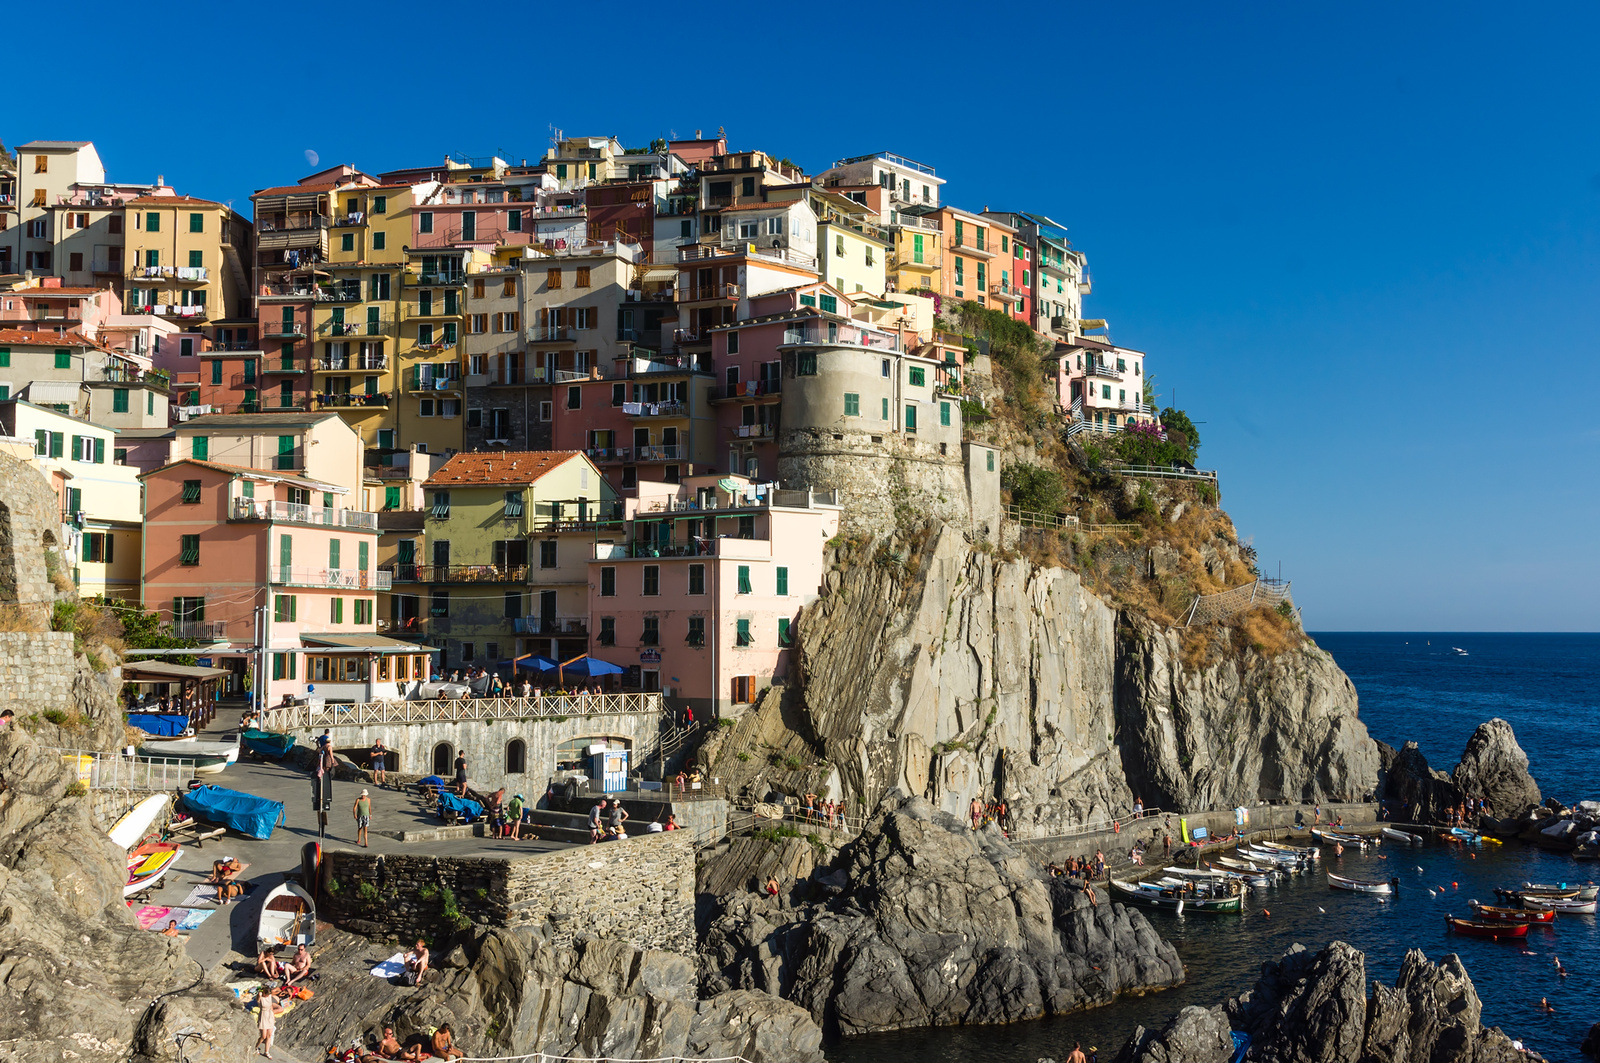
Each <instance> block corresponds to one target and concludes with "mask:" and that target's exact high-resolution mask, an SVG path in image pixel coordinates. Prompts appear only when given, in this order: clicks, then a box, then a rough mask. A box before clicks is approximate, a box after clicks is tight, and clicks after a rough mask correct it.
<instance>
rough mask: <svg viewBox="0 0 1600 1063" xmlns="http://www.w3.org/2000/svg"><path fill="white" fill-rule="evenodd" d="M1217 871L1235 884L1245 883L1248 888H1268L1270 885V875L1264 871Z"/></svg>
mask: <svg viewBox="0 0 1600 1063" xmlns="http://www.w3.org/2000/svg"><path fill="white" fill-rule="evenodd" d="M1218 870H1219V871H1220V872H1221V873H1222V874H1224V875H1226V876H1227V877H1228V878H1230V879H1233V880H1234V881H1235V882H1243V883H1245V884H1246V885H1249V886H1270V885H1272V873H1269V872H1265V871H1240V870H1238V869H1236V868H1228V869H1226V870H1223V869H1220V868H1219V869H1218Z"/></svg>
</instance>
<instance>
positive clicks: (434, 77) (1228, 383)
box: [0, 3, 1600, 631]
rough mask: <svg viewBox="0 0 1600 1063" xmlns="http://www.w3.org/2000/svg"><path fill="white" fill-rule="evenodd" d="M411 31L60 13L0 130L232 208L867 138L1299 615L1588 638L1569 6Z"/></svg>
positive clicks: (1590, 359) (15, 74)
mask: <svg viewBox="0 0 1600 1063" xmlns="http://www.w3.org/2000/svg"><path fill="white" fill-rule="evenodd" d="M405 6H406V5H404V4H399V5H390V6H386V7H382V8H374V9H373V11H372V13H370V14H360V15H352V16H351V17H348V18H347V17H345V16H342V15H333V16H329V15H328V14H327V11H326V9H325V8H321V7H310V6H301V5H296V4H287V5H283V4H280V5H277V6H275V7H274V8H273V9H272V11H271V14H270V17H268V16H263V14H262V12H261V10H260V9H258V8H255V7H251V6H248V5H245V6H237V7H235V6H232V5H230V6H228V7H226V8H224V7H222V6H220V5H219V6H218V8H217V9H216V10H215V11H214V12H213V11H210V10H209V9H207V8H205V7H200V6H187V5H182V4H178V5H169V7H167V8H163V9H162V10H161V12H160V13H159V15H157V16H155V23H154V24H153V25H157V28H155V29H152V30H140V31H139V32H136V33H134V34H132V35H130V33H129V32H128V27H127V26H126V25H120V26H119V27H114V26H113V23H116V21H117V20H115V19H112V20H109V21H107V20H100V21H96V20H90V21H89V22H88V23H85V24H84V25H83V26H79V27H75V28H71V29H70V30H68V31H67V32H69V35H70V37H71V38H72V43H71V45H70V46H69V48H70V53H71V54H70V59H68V60H67V65H66V66H65V67H64V66H62V62H63V59H62V55H61V53H59V51H58V50H55V49H52V48H48V47H33V46H28V47H18V48H14V49H12V59H11V63H10V65H9V67H8V77H9V78H10V80H11V83H12V85H13V86H16V87H21V86H28V85H33V86H36V87H37V91H33V90H23V89H21V88H19V91H22V92H24V95H26V96H27V98H28V99H29V100H30V101H31V102H29V103H27V104H20V103H18V102H17V99H18V97H17V96H16V94H13V95H12V99H11V104H12V105H11V106H7V107H4V108H0V136H3V137H4V138H5V141H6V143H7V144H10V145H14V144H17V143H20V142H23V141H26V140H29V139H34V138H55V139H90V140H93V141H95V142H96V144H97V145H98V147H99V149H100V152H101V154H102V156H103V157H104V159H105V160H106V162H107V165H108V167H109V169H110V171H111V174H112V176H113V178H123V179H127V180H149V179H151V178H153V177H154V175H155V174H157V173H161V174H164V175H165V176H166V178H167V180H168V182H169V183H171V184H174V185H176V186H177V187H178V188H179V189H180V190H181V191H183V192H186V193H189V194H192V195H200V196H206V197H211V198H217V199H223V200H227V199H232V200H233V201H234V202H235V203H236V204H237V205H239V206H241V207H247V206H248V200H247V197H248V196H249V194H250V192H251V190H253V189H254V188H257V187H262V186H266V185H272V184H282V183H287V182H289V181H292V180H294V179H295V178H297V177H299V176H301V175H302V174H303V173H304V172H306V171H307V169H308V167H307V165H306V161H305V157H304V153H305V152H306V151H307V150H311V151H315V152H316V153H317V154H318V155H319V157H320V159H321V161H322V162H323V163H324V164H332V163H337V162H351V163H354V164H356V165H357V166H360V167H362V168H363V169H367V170H378V169H383V168H386V167H395V166H401V165H414V164H417V163H419V162H428V161H432V160H434V159H437V158H440V157H442V156H443V155H444V154H445V153H447V152H457V151H459V152H465V153H467V154H470V155H487V154H490V153H495V152H499V153H503V154H504V155H506V156H508V157H511V158H517V159H520V158H523V157H527V158H530V159H531V158H533V157H535V156H538V155H540V154H542V152H543V151H544V150H545V148H546V147H547V146H548V138H549V135H550V132H549V129H548V126H549V125H556V126H559V127H560V128H562V129H563V130H565V131H566V132H567V133H568V134H573V135H576V134H615V135H617V136H619V137H621V138H622V139H623V140H624V141H625V142H627V143H629V144H636V143H637V144H642V143H644V142H645V141H647V140H648V139H649V138H651V137H653V136H658V135H667V134H669V132H670V133H676V134H677V135H679V136H690V135H692V134H693V132H694V130H695V129H696V128H700V129H704V130H705V131H706V132H707V133H708V134H709V133H710V132H711V131H713V130H715V129H717V128H718V127H719V126H722V127H725V128H726V130H727V132H728V135H729V137H730V140H731V143H732V144H733V146H734V147H735V148H761V149H764V150H766V151H769V152H772V153H774V154H776V155H780V156H784V155H787V156H789V157H791V158H793V159H795V160H796V161H797V162H799V163H800V164H802V165H803V166H805V167H807V168H808V169H810V170H812V171H813V172H814V171H816V170H818V169H820V168H822V167H824V166H826V165H828V164H829V163H830V162H832V161H833V160H834V159H836V158H841V157H844V156H847V155H853V154H859V153H864V152H868V151H874V150H880V149H889V150H892V151H895V152H898V153H900V154H903V155H908V156H911V157H912V158H916V159H920V160H923V161H926V162H928V163H931V164H933V165H935V166H937V167H938V170H939V173H940V175H941V176H943V177H946V178H948V180H949V184H948V185H947V186H946V190H947V194H948V196H949V197H950V199H951V201H952V202H955V203H958V204H960V205H963V206H967V207H971V208H982V207H983V206H984V205H986V204H987V205H990V206H992V207H996V208H1025V209H1032V210H1041V211H1045V212H1047V213H1049V214H1051V215H1052V216H1054V217H1055V218H1057V219H1058V220H1060V221H1062V222H1064V223H1065V224H1066V225H1067V226H1068V227H1069V229H1070V231H1071V235H1072V237H1073V240H1074V242H1075V244H1076V246H1078V247H1079V248H1081V249H1082V250H1084V251H1085V252H1087V254H1088V256H1089V261H1090V266H1091V269H1092V271H1093V276H1094V283H1095V290H1094V294H1093V295H1092V296H1091V297H1090V299H1089V300H1088V303H1087V307H1086V309H1087V312H1088V313H1089V314H1090V315H1092V316H1097V317H1098V316H1103V317H1105V318H1107V319H1108V320H1109V321H1110V322H1111V328H1112V335H1113V338H1114V339H1116V340H1117V341H1118V342H1120V343H1124V344H1127V345H1129V346H1135V347H1139V348H1142V349H1145V350H1148V351H1149V352H1151V363H1150V364H1151V366H1152V369H1153V371H1154V373H1155V375H1156V379H1157V385H1158V387H1159V389H1160V390H1161V391H1162V393H1163V398H1164V399H1168V400H1170V398H1171V396H1172V393H1173V392H1174V391H1176V392H1177V397H1178V400H1179V405H1181V406H1183V407H1185V408H1186V409H1188V411H1189V412H1190V414H1191V416H1193V417H1194V419H1195V420H1196V421H1202V422H1204V424H1203V425H1201V433H1202V436H1203V438H1204V444H1205V445H1204V449H1203V451H1202V455H1201V456H1202V464H1203V465H1207V466H1213V467H1216V468H1219V469H1220V470H1221V472H1222V484H1223V494H1224V501H1225V503H1226V505H1227V507H1228V509H1229V510H1230V512H1231V513H1232V514H1233V516H1234V519H1235V521H1236V523H1237V524H1238V526H1239V529H1240V532H1241V534H1242V535H1245V536H1248V537H1251V538H1253V539H1254V542H1255V544H1256V545H1257V547H1258V548H1259V549H1260V551H1261V558H1262V561H1263V567H1264V568H1268V569H1271V570H1273V571H1275V570H1276V566H1277V564H1278V562H1279V561H1280V560H1281V562H1282V564H1283V574H1284V575H1285V576H1287V577H1289V578H1291V579H1293V580H1294V584H1295V590H1296V597H1297V599H1298V600H1299V602H1300V604H1301V606H1302V607H1303V609H1304V610H1305V618H1306V623H1307V626H1309V627H1311V628H1313V629H1314V630H1331V629H1394V630H1587V631H1594V630H1596V629H1600V561H1597V557H1596V538H1597V536H1596V529H1597V528H1600V512H1597V509H1600V501H1597V498H1600V489H1597V488H1600V471H1597V466H1600V463H1597V460H1596V459H1597V458H1600V417H1597V415H1596V413H1595V407H1594V405H1593V395H1594V392H1595V390H1596V384H1597V383H1600V380H1597V376H1600V373H1597V370H1596V368H1595V365H1596V363H1595V357H1594V349H1595V339H1596V335H1597V327H1596V326H1597V324H1600V321H1597V315H1600V299H1597V298H1596V294H1597V293H1596V291H1595V288H1596V284H1597V276H1600V274H1597V269H1596V267H1597V265H1600V261H1597V260H1600V247H1597V241H1596V231H1597V222H1600V143H1597V142H1596V134H1595V122H1594V118H1595V115H1596V114H1597V113H1600V106H1597V105H1600V74H1597V73H1596V66H1595V63H1594V59H1593V54H1592V52H1593V42H1594V41H1595V40H1596V39H1597V38H1600V24H1597V23H1600V15H1597V12H1596V9H1594V8H1584V7H1580V6H1568V7H1558V6H1555V5H1535V6H1532V7H1522V8H1515V9H1513V8H1506V7H1504V6H1496V7H1489V6H1470V7H1469V6H1458V5H1434V6H1429V5H1422V4H1410V5H1370V6H1364V7H1363V6H1352V5H1331V4H1329V5H1321V6H1319V7H1312V6H1310V5H1261V6H1258V7H1255V8H1250V7H1246V6H1243V5H1222V6H1218V5H1207V6H1204V7H1196V6H1195V5H1190V4H1183V5H1179V4H1169V5H1162V6H1144V7H1140V8H1131V7H1128V6H1125V5H1112V6H1113V7H1116V8H1118V10H1113V11H1110V12H1100V11H1096V10H1094V9H1093V8H1091V7H1085V6H1083V5H1077V4H1072V5H1055V4H1032V5H1023V6H1015V7H1006V6H1001V7H995V6H994V5H989V6H985V7H981V8H972V7H970V6H967V5H962V6H960V7H949V8H944V7H941V5H939V4H936V3H935V4H923V5H920V6H913V7H910V8H907V7H905V6H903V5H895V6H892V7H888V6H885V7H881V8H875V7H870V6H869V7H866V8H853V9H850V10H848V11H847V10H845V9H816V10H810V9H803V8H795V7H793V6H779V7H774V8H770V9H762V10H760V11H755V12H753V13H752V12H749V11H747V12H741V13H739V14H738V16H737V17H735V18H732V19H730V20H728V21H724V20H722V19H721V18H718V17H711V16H705V15H703V14H695V13H693V12H690V11H687V10H685V11H680V12H674V11H672V10H670V9H665V8H662V7H660V6H659V5H653V6H651V7H648V8H647V7H645V6H643V5H639V6H638V7H637V8H635V9H632V10H630V9H629V7H628V5H612V6H610V7H598V6H592V7H584V6H581V5H580V6H577V7H572V6H569V7H566V8H562V9H561V13H560V16H559V18H557V19H556V20H555V24H552V25H548V26H547V25H546V23H547V22H548V21H549V19H548V18H547V16H546V15H541V14H540V13H539V12H538V11H536V10H534V9H529V10H528V11H527V12H525V13H512V14H509V15H505V14H496V13H494V12H490V11H488V10H487V9H485V10H483V11H477V12H470V13H469V12H465V11H463V12H461V13H460V14H457V13H455V12H453V11H447V10H445V9H442V8H439V7H437V6H436V5H429V6H422V5H415V6H414V9H413V10H412V11H411V12H409V13H407V14H399V15H396V14H394V13H395V12H399V11H403V10H404V8H405ZM380 12H381V14H380ZM19 15H20V21H21V25H20V26H17V25H16V21H17V20H16V19H13V39H14V40H17V41H29V40H33V41H35V42H36V43H37V42H38V41H42V40H44V39H48V38H54V37H55V36H57V35H59V34H60V33H61V32H63V30H62V24H61V23H60V22H59V20H58V18H57V16H56V15H55V13H54V12H53V11H52V10H51V9H50V8H48V6H45V7H40V6H38V5H32V6H27V7H26V10H25V11H23V12H20V13H19ZM590 18H597V19H598V21H596V22H590V21H589V19H590ZM124 21H125V20H124ZM135 21H136V22H138V21H139V20H137V19H136V20H135ZM268 27H270V28H268ZM963 27H965V29H963ZM502 33H503V36H502V35H501V34H502ZM302 40H304V41H306V42H308V44H307V45H306V46H304V47H302V46H301V45H300V44H299V43H298V42H299V41H302ZM902 41H904V42H905V43H904V44H903V45H902V44H901V42H902ZM501 42H503V44H502V43H501ZM130 49H132V50H130ZM152 50H155V51H156V52H159V53H161V54H162V55H165V56H166V57H168V60H170V61H167V60H162V61H160V62H152V61H151V52H152ZM963 52H964V53H965V55H966V58H965V59H963V58H962V54H961V53H963ZM335 56H337V57H338V58H337V59H336V58H335ZM68 70H70V77H66V78H64V77H63V71H68ZM41 93H42V95H41Z"/></svg>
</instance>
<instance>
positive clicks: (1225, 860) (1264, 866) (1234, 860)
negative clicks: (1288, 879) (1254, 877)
mask: <svg viewBox="0 0 1600 1063" xmlns="http://www.w3.org/2000/svg"><path fill="white" fill-rule="evenodd" d="M1216 863H1217V864H1218V865H1220V866H1221V867H1225V868H1227V869H1228V870H1230V871H1253V872H1255V873H1256V874H1258V875H1271V876H1273V877H1274V878H1276V877H1278V876H1279V875H1282V874H1283V868H1281V867H1279V866H1278V865H1277V864H1269V863H1266V862H1265V861H1263V862H1260V863H1257V862H1256V861H1254V860H1248V859H1246V858H1245V856H1244V854H1243V853H1240V854H1239V855H1238V856H1236V857H1234V856H1219V857H1217V859H1216Z"/></svg>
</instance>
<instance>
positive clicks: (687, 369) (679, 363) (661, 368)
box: [619, 355, 711, 377]
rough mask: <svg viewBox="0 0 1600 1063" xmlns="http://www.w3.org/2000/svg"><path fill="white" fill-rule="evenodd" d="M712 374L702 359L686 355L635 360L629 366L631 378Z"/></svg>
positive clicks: (630, 361)
mask: <svg viewBox="0 0 1600 1063" xmlns="http://www.w3.org/2000/svg"><path fill="white" fill-rule="evenodd" d="M619 361H621V359H619ZM710 372H711V369H710V367H709V366H708V365H704V364H702V359H700V358H690V357H688V356H686V355H667V356H666V357H662V358H633V359H631V360H629V365H628V375H629V376H630V377H642V376H665V375H669V374H676V375H680V376H681V375H682V374H684V373H710Z"/></svg>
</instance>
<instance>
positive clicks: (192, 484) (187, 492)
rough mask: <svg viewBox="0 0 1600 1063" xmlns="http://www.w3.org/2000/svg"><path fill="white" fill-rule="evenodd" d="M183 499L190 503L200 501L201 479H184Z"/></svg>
mask: <svg viewBox="0 0 1600 1063" xmlns="http://www.w3.org/2000/svg"><path fill="white" fill-rule="evenodd" d="M183 500H184V502H185V503H189V504H192V503H195V502H198V501H200V481H199V480H185V481H183Z"/></svg>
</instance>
